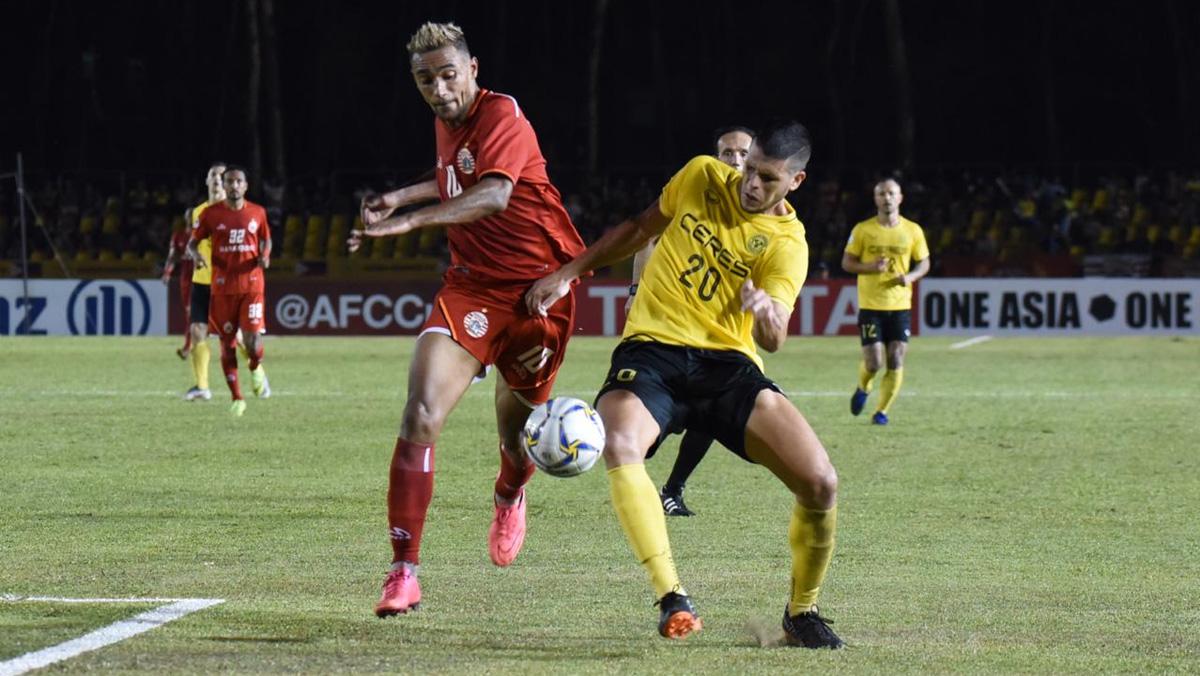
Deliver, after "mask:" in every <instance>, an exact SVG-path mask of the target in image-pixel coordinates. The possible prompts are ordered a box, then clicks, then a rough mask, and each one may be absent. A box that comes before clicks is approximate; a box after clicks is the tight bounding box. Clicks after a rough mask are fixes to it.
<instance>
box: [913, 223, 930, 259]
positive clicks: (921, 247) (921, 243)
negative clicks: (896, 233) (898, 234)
mask: <svg viewBox="0 0 1200 676" xmlns="http://www.w3.org/2000/svg"><path fill="white" fill-rule="evenodd" d="M913 230H915V231H916V232H914V233H913V249H912V259H913V260H914V261H923V260H925V259H926V258H929V244H928V243H927V242H926V241H925V231H924V230H922V229H921V226H919V225H917V224H916V223H914V224H913Z"/></svg>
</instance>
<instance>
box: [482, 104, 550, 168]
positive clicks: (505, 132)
mask: <svg viewBox="0 0 1200 676" xmlns="http://www.w3.org/2000/svg"><path fill="white" fill-rule="evenodd" d="M492 96H495V97H496V98H497V100H496V101H494V102H490V103H491V105H490V106H488V107H487V109H486V113H485V114H486V115H487V116H488V119H487V120H486V121H484V122H485V124H484V125H481V128H482V129H486V132H485V133H486V134H487V135H486V136H484V137H483V138H481V139H479V152H478V155H477V157H476V158H475V162H476V165H477V167H478V169H477V170H478V172H479V177H480V178H483V177H484V176H486V175H488V174H500V175H502V176H506V177H507V178H508V180H510V181H512V182H513V183H516V182H517V180H518V179H519V178H521V172H522V171H524V169H525V167H526V165H528V164H529V158H530V157H531V156H532V155H534V154H535V153H536V152H537V137H536V136H535V135H534V133H533V126H532V125H530V124H529V120H527V119H525V114H524V113H523V112H522V111H521V108H520V106H518V105H517V101H516V99H514V98H512V97H511V96H505V95H504V94H492Z"/></svg>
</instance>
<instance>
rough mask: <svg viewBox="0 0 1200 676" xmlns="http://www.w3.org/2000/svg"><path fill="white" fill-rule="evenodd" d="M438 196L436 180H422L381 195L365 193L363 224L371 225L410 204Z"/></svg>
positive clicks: (429, 200) (435, 199) (428, 200)
mask: <svg viewBox="0 0 1200 676" xmlns="http://www.w3.org/2000/svg"><path fill="white" fill-rule="evenodd" d="M439 197H440V195H439V193H438V186H437V181H436V180H428V181H422V182H420V183H414V184H413V185H407V186H404V187H403V188H398V189H396V190H393V191H391V192H387V193H384V194H382V195H367V196H366V197H364V198H363V201H362V222H363V225H373V224H375V223H378V222H379V221H382V220H383V219H385V218H387V217H388V216H391V215H392V213H393V212H394V211H396V209H399V208H400V207H406V206H408V205H410V204H420V203H421V202H434V201H437V199H438V198H439Z"/></svg>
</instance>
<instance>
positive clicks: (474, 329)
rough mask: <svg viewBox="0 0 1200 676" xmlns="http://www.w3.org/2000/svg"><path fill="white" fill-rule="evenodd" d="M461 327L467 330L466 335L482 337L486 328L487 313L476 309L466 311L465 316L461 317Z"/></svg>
mask: <svg viewBox="0 0 1200 676" xmlns="http://www.w3.org/2000/svg"><path fill="white" fill-rule="evenodd" d="M463 328H464V329H466V330H467V335H468V336H470V337H472V338H482V337H483V336H484V334H486V333H487V330H488V318H487V315H485V314H483V313H482V312H480V311H478V310H476V311H474V312H468V313H467V316H466V317H463Z"/></svg>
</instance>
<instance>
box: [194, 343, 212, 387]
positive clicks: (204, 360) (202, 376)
mask: <svg viewBox="0 0 1200 676" xmlns="http://www.w3.org/2000/svg"><path fill="white" fill-rule="evenodd" d="M209 356H210V352H209V349H208V341H207V340H202V341H200V342H199V343H197V344H196V345H195V346H193V347H192V375H193V376H195V378H196V387H199V388H200V389H202V390H207V389H208V359H209Z"/></svg>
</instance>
